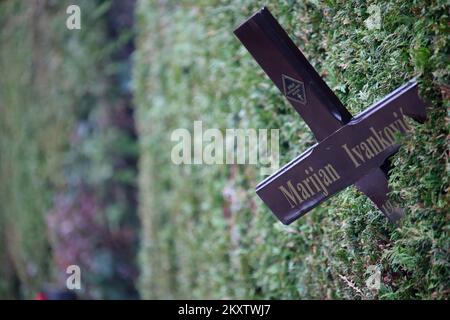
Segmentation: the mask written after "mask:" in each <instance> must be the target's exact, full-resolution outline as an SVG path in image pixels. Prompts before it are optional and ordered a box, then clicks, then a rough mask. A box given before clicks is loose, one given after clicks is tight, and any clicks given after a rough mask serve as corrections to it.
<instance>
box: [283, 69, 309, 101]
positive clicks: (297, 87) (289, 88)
mask: <svg viewBox="0 0 450 320" xmlns="http://www.w3.org/2000/svg"><path fill="white" fill-rule="evenodd" d="M281 76H282V78H283V91H284V95H285V97H286V98H288V99H290V100H292V101H296V102H300V103H301V104H305V103H306V94H305V85H304V84H303V82H302V81H300V80H296V79H294V78H291V77H289V76H286V75H284V74H283V75H281Z"/></svg>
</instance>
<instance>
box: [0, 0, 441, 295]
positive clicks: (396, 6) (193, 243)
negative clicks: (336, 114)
mask: <svg viewBox="0 0 450 320" xmlns="http://www.w3.org/2000/svg"><path fill="white" fill-rule="evenodd" d="M70 4H77V5H79V6H80V8H81V17H82V21H81V23H82V29H81V30H68V29H67V28H66V19H67V14H66V12H65V11H66V8H67V6H69V5H70ZM263 5H267V6H268V7H269V9H270V10H271V12H272V13H273V14H274V16H275V17H277V18H278V19H279V22H280V24H281V25H282V26H283V27H284V28H285V29H286V30H287V32H288V34H289V35H290V36H291V37H293V39H294V41H295V42H296V44H297V45H298V46H299V47H300V48H301V49H302V51H303V53H304V54H305V55H306V56H307V58H308V59H309V60H310V62H311V63H312V64H313V65H314V67H315V68H316V69H317V70H318V71H319V73H320V74H321V76H322V77H323V78H324V80H325V81H326V82H327V83H328V85H329V86H330V87H331V88H332V89H333V90H334V92H335V93H336V94H337V95H338V97H339V98H340V99H341V100H342V101H343V103H344V104H345V105H346V106H347V108H348V109H349V110H350V111H351V112H352V114H357V113H358V112H360V111H362V110H363V109H365V108H366V107H368V106H369V105H370V104H372V103H374V102H375V101H377V100H378V99H380V98H382V97H383V96H384V95H386V94H387V93H389V92H390V91H392V90H394V89H395V88H396V87H398V86H400V85H401V84H403V83H404V82H406V81H407V80H409V79H410V78H412V77H413V76H416V77H417V78H418V81H419V86H420V92H421V95H422V96H423V97H424V98H425V99H426V100H428V101H429V102H430V103H431V105H432V108H431V109H430V110H429V120H428V121H427V122H426V123H425V124H423V125H419V124H416V123H413V122H411V125H412V126H413V127H414V132H413V134H412V135H411V136H409V137H407V138H406V139H405V141H404V145H403V147H402V148H401V149H400V151H399V152H398V153H397V154H396V155H395V156H394V157H393V159H392V163H393V167H392V170H391V175H390V184H391V186H392V189H393V197H395V198H396V199H397V200H398V201H399V202H400V203H401V204H402V205H403V206H404V208H405V209H406V212H407V215H406V217H405V219H404V220H403V222H402V225H401V226H400V227H396V226H394V225H391V224H390V223H389V222H388V221H387V219H385V218H384V217H383V215H382V214H381V213H380V212H379V211H378V210H377V209H376V208H375V207H374V206H373V205H372V204H371V203H370V201H369V200H368V199H367V198H366V197H364V196H363V195H361V194H360V193H358V192H357V191H356V189H355V188H354V187H351V188H348V189H346V190H345V191H343V192H341V193H340V194H339V195H337V196H335V197H334V198H332V199H330V200H328V201H327V202H325V203H323V204H322V205H320V206H319V207H318V208H316V209H315V210H313V211H312V212H311V213H309V214H308V215H306V216H304V217H302V218H301V219H300V220H299V221H297V222H295V223H293V224H292V225H290V226H283V225H282V224H281V223H279V222H278V221H277V220H276V219H275V218H274V217H273V215H272V214H271V213H270V212H269V210H268V209H267V208H266V207H265V206H264V205H263V203H262V202H261V201H260V200H259V199H258V198H257V196H256V195H255V192H254V187H255V186H256V184H257V183H258V182H259V181H260V180H262V178H263V177H261V176H260V171H259V167H258V166H249V165H227V166H225V165H224V166H203V165H185V166H176V165H174V164H172V162H171V160H170V152H171V148H172V146H173V143H172V142H171V141H170V134H171V132H172V131H173V130H174V129H177V128H187V129H188V130H192V129H193V121H195V120H202V121H203V126H204V127H205V128H222V129H225V128H267V129H278V128H279V129H280V153H281V163H282V164H284V163H286V162H288V161H289V160H290V159H292V158H294V157H295V156H297V155H298V154H300V153H301V152H302V151H303V150H305V149H306V148H307V147H309V146H311V145H312V144H313V143H314V139H313V137H312V135H311V133H310V131H309V129H308V128H307V127H306V125H305V124H304V123H303V121H302V120H301V119H300V118H299V117H298V115H297V114H296V113H295V111H294V110H293V109H292V108H291V107H290V105H289V104H288V102H287V101H285V99H284V98H283V97H282V96H281V95H280V94H279V92H278V91H277V89H276V88H275V86H274V85H273V84H272V83H271V81H270V80H269V79H268V78H267V77H266V76H265V74H264V73H263V71H262V70H261V69H260V68H259V66H258V65H257V64H256V62H255V61H254V60H253V59H252V57H251V56H250V54H249V53H248V52H247V51H246V50H245V48H244V47H243V46H242V45H241V44H240V43H239V41H238V40H237V39H236V38H235V37H234V36H233V33H232V31H233V30H234V28H235V27H236V26H237V25H238V24H239V23H241V22H242V21H243V20H245V19H246V18H247V17H249V16H250V15H251V14H252V13H253V12H255V11H256V10H257V9H259V8H260V7H261V6H263ZM371 6H372V7H373V6H375V8H377V10H379V12H380V14H381V23H380V25H376V24H374V23H373V20H372V18H371V16H372V14H373V11H372V10H373V9H369V8H370V7H371ZM448 37H449V7H448V4H447V3H446V1H442V0H436V1H417V0H413V1H407V2H406V1H334V0H333V1H324V2H321V1H314V0H305V1H301V0H298V1H288V0H286V1H270V2H264V1H249V0H244V1H242V0H210V1H209V0H208V1H207V0H197V1H195V0H182V1H170V0H165V1H164V0H137V1H134V0H130V1H128V0H127V1H125V0H123V1H121V0H111V1H101V0H80V1H75V0H74V1H68V0H67V1H66V0H60V1H56V0H31V1H21V0H3V1H0V238H1V240H0V297H1V298H9V299H30V298H33V297H34V296H35V295H36V293H38V292H41V291H43V290H44V291H45V290H47V288H64V285H65V279H66V278H67V274H66V273H65V269H66V267H67V266H68V265H72V264H76V265H79V266H80V268H81V272H82V290H80V291H79V292H78V295H79V296H80V297H82V298H88V299H90V298H94V299H102V298H103V299H122V298H123V299H134V298H169V299H170V298H188V299H190V298H217V299H222V298H257V299H259V298H269V299H307V298H314V299H447V298H448V296H449V292H450V280H449V279H450V266H449V263H450V261H449V250H450V241H449V234H448V232H449V214H450V207H449V198H448V194H447V189H448V183H449V174H448V127H449V122H448V107H449V103H448V101H449V95H450V87H449V46H448ZM370 266H376V267H377V268H379V270H381V287H380V290H375V291H374V290H371V289H370V288H368V287H367V285H366V280H367V279H368V277H369V276H370V272H369V270H370Z"/></svg>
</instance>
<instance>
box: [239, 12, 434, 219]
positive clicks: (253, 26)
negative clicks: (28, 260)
mask: <svg viewBox="0 0 450 320" xmlns="http://www.w3.org/2000/svg"><path fill="white" fill-rule="evenodd" d="M234 33H235V35H236V36H237V37H238V38H239V40H240V41H241V42H242V43H243V44H244V46H245V47H246V48H247V50H248V51H249V52H250V53H251V54H252V56H253V58H254V59H255V60H256V61H257V62H258V64H259V65H260V66H261V67H262V69H263V70H264V71H265V72H266V74H267V75H268V76H269V78H270V79H271V80H272V81H273V82H274V83H275V85H276V86H277V87H278V88H279V90H280V91H281V92H282V93H283V95H284V96H285V97H286V98H287V99H288V101H289V102H290V103H291V105H292V106H293V107H294V109H295V110H296V111H297V112H298V113H299V114H300V116H301V117H302V118H303V120H304V121H305V122H306V123H307V125H308V126H309V128H310V129H311V131H312V132H313V134H314V136H315V137H316V139H317V140H318V143H317V144H315V145H314V146H312V147H311V148H309V149H308V150H306V151H305V152H304V153H303V154H301V155H300V156H298V157H296V158H295V159H293V160H292V161H291V162H289V163H288V164H286V165H285V166H284V167H282V168H281V169H280V170H279V171H277V172H275V173H274V174H272V175H271V176H269V177H268V178H266V179H265V180H264V181H262V182H261V183H260V184H259V185H258V186H257V188H256V193H257V194H258V195H259V197H260V198H261V199H262V200H263V201H264V202H265V203H266V205H267V206H268V207H269V208H270V209H271V210H272V212H273V213H274V214H275V215H276V216H277V218H278V219H279V220H281V222H283V223H284V224H289V223H291V222H293V221H294V220H296V219H298V218H299V217H301V216H302V215H304V214H305V213H307V212H308V211H310V210H311V209H312V208H314V207H315V206H317V205H318V204H319V203H321V202H323V201H324V200H326V199H328V198H330V197H331V196H332V195H334V194H336V193H337V192H339V191H341V190H343V189H344V188H346V187H348V186H350V185H352V184H355V185H356V187H357V188H358V190H359V191H361V192H363V193H364V194H365V195H366V196H368V197H369V198H370V199H371V200H372V201H373V202H374V204H375V205H376V206H377V207H378V208H379V209H380V210H381V211H382V212H383V213H384V214H385V215H386V216H387V217H388V218H389V220H391V221H392V222H396V221H397V220H398V219H400V218H401V217H402V216H403V210H402V209H400V208H399V207H398V206H396V205H394V203H393V202H392V201H391V200H389V195H388V194H389V186H388V177H387V171H388V166H389V157H391V156H392V155H393V154H394V153H395V152H397V150H398V149H399V147H400V144H399V143H398V141H397V135H398V134H404V133H407V132H408V131H409V130H410V127H409V126H408V123H407V122H406V120H405V119H404V116H405V115H407V116H409V117H411V118H413V119H414V120H416V121H419V122H423V121H425V119H426V105H425V103H424V102H423V101H422V100H421V99H420V98H419V96H418V89H417V83H416V81H415V80H411V81H409V82H408V83H407V84H405V85H403V86H401V87H400V88H398V89H396V90H395V91H393V92H392V93H390V94H389V95H387V96H386V97H384V98H383V99H382V100H381V101H379V102H377V103H375V104H374V105H372V106H371V107H369V108H367V109H366V110H364V111H363V112H361V113H360V114H359V115H357V116H356V117H352V115H351V114H350V112H348V110H347V109H346V108H345V107H344V106H343V104H342V103H341V102H340V101H339V99H338V98H337V97H336V95H335V94H334V93H333V91H332V90H331V89H330V88H329V87H328V86H327V84H326V83H325V82H324V81H323V80H322V78H321V77H320V75H319V74H318V73H317V72H316V71H315V70H314V68H313V67H312V66H311V64H310V63H309V62H308V60H307V59H306V58H305V56H304V55H303V54H302V53H301V51H300V50H299V49H298V48H297V47H296V46H295V44H294V42H293V41H292V40H291V39H290V38H289V36H288V35H287V34H286V32H285V31H284V30H283V28H282V27H281V26H280V25H279V24H278V22H277V21H276V19H275V18H274V17H273V16H272V14H271V13H270V12H269V10H268V9H267V8H262V9H261V10H260V11H258V12H257V13H255V14H254V15H253V16H251V17H250V18H249V19H248V20H246V21H245V22H244V23H243V24H241V25H240V26H239V27H238V28H236V30H235V31H234Z"/></svg>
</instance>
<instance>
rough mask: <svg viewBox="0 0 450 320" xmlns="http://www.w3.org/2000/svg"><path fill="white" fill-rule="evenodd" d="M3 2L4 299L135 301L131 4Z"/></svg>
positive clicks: (0, 203) (0, 213)
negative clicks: (76, 23)
mask: <svg viewBox="0 0 450 320" xmlns="http://www.w3.org/2000/svg"><path fill="white" fill-rule="evenodd" d="M121 2H122V1H91V0H84V1H76V3H77V4H78V5H79V6H80V7H81V13H82V16H81V17H82V19H81V25H82V28H81V30H75V31H72V30H68V29H67V28H66V19H67V17H68V15H67V14H66V8H67V7H68V6H69V5H70V4H72V1H54V0H34V1H16V0H8V1H2V2H1V3H0V43H1V48H0V70H1V77H0V181H1V183H0V237H1V240H0V261H1V263H0V297H1V298H32V297H33V296H34V295H35V294H36V293H37V292H40V291H44V290H47V289H48V288H65V281H66V279H67V277H68V275H67V274H66V268H67V266H68V265H72V264H76V265H79V266H80V268H81V280H82V290H81V291H80V292H79V293H80V296H81V297H85V298H133V297H137V296H138V293H137V291H136V288H135V286H134V279H135V278H136V277H137V266H136V263H135V261H134V256H135V250H136V248H137V240H138V239H137V233H136V230H137V226H138V221H137V215H136V214H135V212H136V210H135V207H136V199H135V194H136V185H135V178H136V157H137V145H136V143H135V139H136V135H135V132H134V123H133V118H132V108H131V104H130V101H131V100H130V99H131V93H130V91H129V89H130V87H129V82H130V66H129V59H128V57H129V55H130V53H131V52H132V50H133V48H132V41H131V40H132V32H131V28H132V24H133V14H134V1H128V2H127V4H123V3H121Z"/></svg>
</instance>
